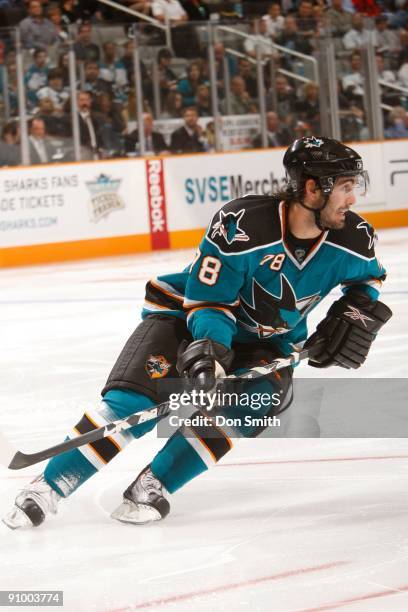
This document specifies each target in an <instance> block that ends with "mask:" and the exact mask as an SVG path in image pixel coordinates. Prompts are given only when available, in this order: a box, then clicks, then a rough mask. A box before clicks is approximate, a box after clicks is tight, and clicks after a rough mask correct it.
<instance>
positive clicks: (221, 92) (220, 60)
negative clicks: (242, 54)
mask: <svg viewBox="0 0 408 612" xmlns="http://www.w3.org/2000/svg"><path fill="white" fill-rule="evenodd" d="M214 57H215V74H216V77H217V91H218V97H219V98H220V100H222V99H223V98H224V96H225V84H224V58H225V57H226V58H227V67H228V72H229V76H230V78H232V77H233V76H235V75H236V74H237V61H236V59H235V57H234V56H233V55H231V54H229V53H228V55H226V54H225V46H224V43H222V42H216V43H215V44H214Z"/></svg>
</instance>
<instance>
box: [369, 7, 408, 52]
mask: <svg viewBox="0 0 408 612" xmlns="http://www.w3.org/2000/svg"><path fill="white" fill-rule="evenodd" d="M374 46H375V47H376V49H377V51H379V52H380V53H384V54H386V55H387V56H397V55H398V53H399V51H400V49H401V47H400V41H399V36H398V32H396V31H395V30H390V28H389V27H388V17H387V15H378V16H377V17H376V18H375V30H374Z"/></svg>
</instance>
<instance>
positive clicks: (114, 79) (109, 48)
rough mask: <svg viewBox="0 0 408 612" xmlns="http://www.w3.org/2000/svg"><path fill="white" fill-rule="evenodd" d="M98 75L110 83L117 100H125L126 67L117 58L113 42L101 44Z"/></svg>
mask: <svg viewBox="0 0 408 612" xmlns="http://www.w3.org/2000/svg"><path fill="white" fill-rule="evenodd" d="M99 76H100V78H101V79H103V80H104V81H106V82H107V83H110V84H111V85H112V89H113V92H114V95H115V100H116V101H117V102H125V101H126V88H127V85H128V79H127V74H126V69H125V66H124V64H123V62H122V61H121V60H119V59H118V58H117V47H116V43H114V42H106V43H104V45H103V60H102V62H101V63H100V65H99Z"/></svg>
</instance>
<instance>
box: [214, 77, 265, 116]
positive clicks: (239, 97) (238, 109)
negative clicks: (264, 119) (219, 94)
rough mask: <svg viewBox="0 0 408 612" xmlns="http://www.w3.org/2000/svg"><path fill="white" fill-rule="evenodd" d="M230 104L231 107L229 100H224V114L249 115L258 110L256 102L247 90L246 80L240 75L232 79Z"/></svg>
mask: <svg viewBox="0 0 408 612" xmlns="http://www.w3.org/2000/svg"><path fill="white" fill-rule="evenodd" d="M230 106H231V108H230V109H229V108H228V104H227V100H224V101H223V103H222V112H223V114H224V115H227V114H231V115H247V114H250V113H256V112H257V107H256V103H255V102H254V100H252V98H251V96H250V95H249V93H248V91H247V90H246V88H245V81H244V79H243V78H242V77H240V76H235V77H234V78H233V79H231V95H230Z"/></svg>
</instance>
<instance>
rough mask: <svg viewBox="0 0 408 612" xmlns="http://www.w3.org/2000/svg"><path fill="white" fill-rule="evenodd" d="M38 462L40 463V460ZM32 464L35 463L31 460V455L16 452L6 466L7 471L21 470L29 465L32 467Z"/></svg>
mask: <svg viewBox="0 0 408 612" xmlns="http://www.w3.org/2000/svg"><path fill="white" fill-rule="evenodd" d="M39 461H41V459H40V460H39ZM33 463H37V461H33V460H32V455H26V454H25V453H20V451H17V452H16V454H15V455H14V457H13V458H12V460H11V461H10V463H9V464H8V468H9V470H22V469H23V468H25V467H28V466H29V465H33Z"/></svg>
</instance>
